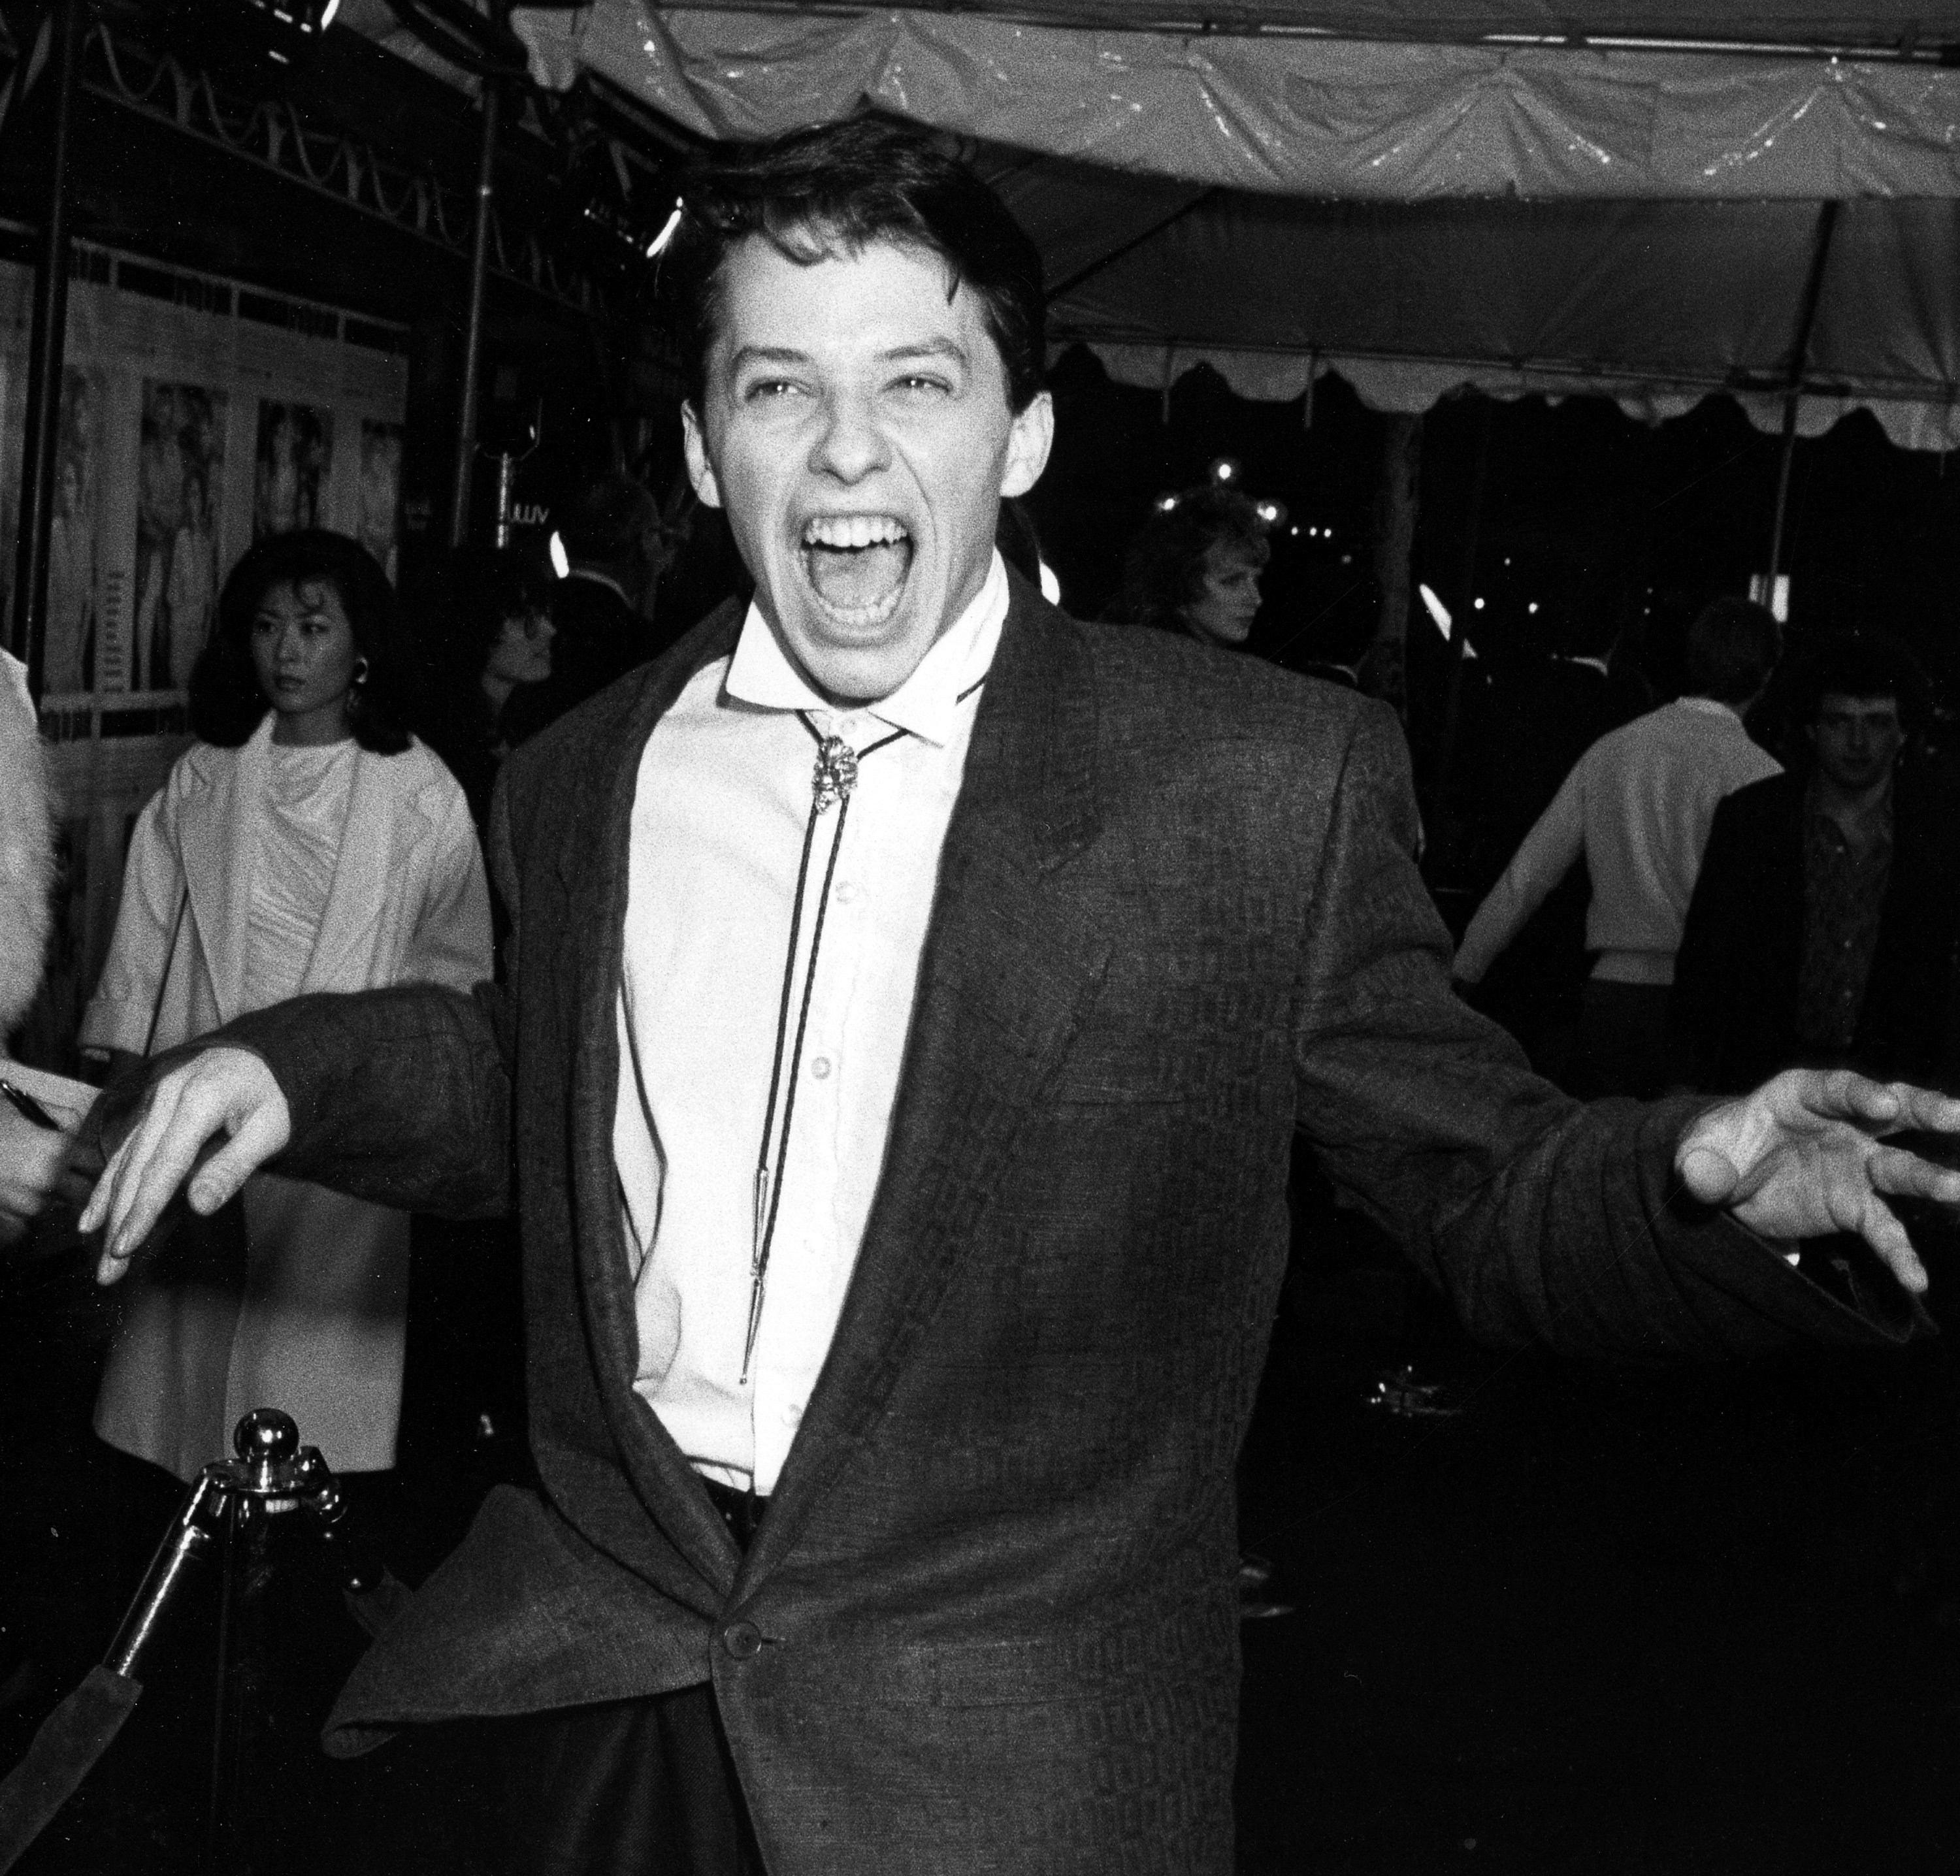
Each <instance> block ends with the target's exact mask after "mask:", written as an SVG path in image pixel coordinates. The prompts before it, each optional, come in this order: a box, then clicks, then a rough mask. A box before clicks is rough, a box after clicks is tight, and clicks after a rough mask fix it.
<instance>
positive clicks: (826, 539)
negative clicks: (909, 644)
mask: <svg viewBox="0 0 1960 1876" xmlns="http://www.w3.org/2000/svg"><path fill="white" fill-rule="evenodd" d="M801 558H802V561H803V575H804V577H805V578H806V579H807V580H809V582H810V590H811V592H812V593H814V594H815V595H816V600H817V603H818V604H819V606H821V607H822V608H823V610H824V612H826V614H828V615H829V618H830V619H831V621H832V623H833V624H835V625H838V626H841V627H842V628H844V629H845V630H846V631H863V630H864V629H865V628H868V627H872V626H877V625H883V623H884V622H885V621H886V619H888V618H890V617H891V615H893V613H894V612H896V611H897V610H898V605H899V596H900V595H901V594H902V593H903V592H904V591H905V576H906V574H908V573H909V572H910V571H912V536H911V535H910V534H909V533H907V532H906V530H905V524H904V523H902V522H901V521H900V520H898V518H897V517H896V516H893V515H889V514H833V515H816V516H813V517H811V519H810V520H808V521H806V522H805V523H803V545H802V554H801Z"/></svg>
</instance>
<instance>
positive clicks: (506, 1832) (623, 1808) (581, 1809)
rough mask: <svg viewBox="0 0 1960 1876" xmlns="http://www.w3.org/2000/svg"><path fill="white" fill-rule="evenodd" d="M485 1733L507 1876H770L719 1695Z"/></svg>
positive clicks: (584, 1709) (686, 1691) (507, 1723)
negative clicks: (492, 1751) (493, 1761)
mask: <svg viewBox="0 0 1960 1876" xmlns="http://www.w3.org/2000/svg"><path fill="white" fill-rule="evenodd" d="M479 1724H481V1725H482V1726H483V1727H484V1728H485V1729H486V1730H487V1731H488V1734H489V1735H490V1736H491V1738H492V1739H493V1740H494V1741H495V1747H496V1758H497V1771H498V1781H497V1782H498V1793H499V1808H500V1810H501V1814H502V1824H503V1828H502V1830H501V1832H500V1833H498V1836H499V1842H498V1849H499V1852H500V1853H501V1862H500V1864H499V1865H498V1867H500V1868H501V1869H502V1870H503V1871H504V1872H506V1876H762V1858H761V1856H760V1855H759V1854H758V1853H757V1852H756V1847H755V1838H754V1836H753V1833H752V1832H751V1831H750V1830H749V1817H748V1812H747V1810H746V1807H745V1806H744V1805H743V1801H742V1792H741V1787H740V1785H738V1784H737V1782H736V1778H735V1768H734V1765H733V1761H732V1760H730V1757H729V1755H728V1742H727V1739H726V1738H724V1736H723V1734H722V1731H721V1720H720V1719H719V1718H718V1715H717V1714H716V1712H715V1708H714V1690H713V1689H712V1688H711V1687H707V1686H702V1687H683V1689H681V1690H680V1691H679V1692H678V1693H663V1694H657V1695H655V1696H654V1697H653V1698H652V1699H651V1700H620V1701H616V1702H612V1703H608V1704H606V1705H604V1706H581V1707H572V1708H568V1709H565V1710H564V1711H562V1712H556V1713H539V1714H533V1715H527V1717H525V1718H523V1719H513V1720H496V1721H484V1722H479Z"/></svg>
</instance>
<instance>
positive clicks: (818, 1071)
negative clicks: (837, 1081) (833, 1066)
mask: <svg viewBox="0 0 1960 1876" xmlns="http://www.w3.org/2000/svg"><path fill="white" fill-rule="evenodd" d="M810 1073H812V1074H813V1075H814V1076H816V1078H817V1079H818V1080H819V1081H822V1080H823V1079H824V1077H825V1076H827V1075H828V1074H829V1073H830V1057H829V1056H827V1055H819V1056H818V1057H816V1058H815V1059H814V1060H813V1061H812V1062H811V1063H810Z"/></svg>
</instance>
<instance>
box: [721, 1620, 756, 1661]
mask: <svg viewBox="0 0 1960 1876" xmlns="http://www.w3.org/2000/svg"><path fill="white" fill-rule="evenodd" d="M721 1645H722V1646H723V1647H724V1648H725V1649H727V1651H728V1652H729V1653H730V1654H731V1655H733V1656H734V1657H735V1658H736V1659H737V1661H753V1660H754V1659H755V1658H756V1656H757V1655H759V1654H760V1653H761V1652H762V1630H760V1629H759V1628H757V1627H756V1625H755V1623H753V1622H731V1623H729V1625H728V1626H727V1627H726V1628H725V1629H724V1630H722V1631H721Z"/></svg>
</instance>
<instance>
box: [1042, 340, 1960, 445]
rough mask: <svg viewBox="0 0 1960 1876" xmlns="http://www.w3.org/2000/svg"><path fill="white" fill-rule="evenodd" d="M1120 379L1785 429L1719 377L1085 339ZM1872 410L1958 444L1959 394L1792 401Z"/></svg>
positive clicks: (1385, 407) (1405, 405)
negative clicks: (1208, 379)
mask: <svg viewBox="0 0 1960 1876" xmlns="http://www.w3.org/2000/svg"><path fill="white" fill-rule="evenodd" d="M1077 343H1080V344H1083V345H1087V347H1088V348H1089V349H1090V351H1093V353H1094V354H1095V355H1096V357H1097V358H1099V359H1101V360H1102V361H1103V367H1104V369H1105V370H1107V371H1108V372H1109V375H1110V377H1112V378H1113V379H1115V380H1116V382H1117V383H1119V384H1131V385H1137V386H1142V387H1144V388H1146V389H1148V390H1161V389H1162V388H1163V386H1165V385H1166V384H1167V383H1174V382H1175V381H1176V378H1177V377H1181V376H1182V375H1183V374H1184V373H1185V372H1187V371H1189V370H1192V369H1193V368H1194V367H1196V366H1198V365H1200V364H1208V365H1210V366H1211V367H1212V368H1213V369H1214V370H1216V371H1217V373H1218V374H1220V376H1221V377H1223V379H1224V380H1225V381H1226V383H1227V384H1229V385H1230V386H1231V387H1232V389H1233V390H1234V391H1236V393H1238V394H1239V396H1241V397H1249V398H1255V399H1262V400H1264V401H1266V402H1274V403H1284V402H1288V401H1290V399H1293V398H1296V397H1299V396H1302V395H1303V393H1305V391H1306V387H1307V385H1308V383H1309V380H1312V379H1313V378H1316V377H1319V376H1321V375H1322V374H1323V373H1325V372H1328V371H1332V372H1334V373H1335V374H1337V375H1338V376H1339V377H1341V378H1342V379H1344V380H1345V381H1346V382H1347V383H1348V384H1349V385H1350V386H1351V387H1352V388H1353V390H1354V392H1355V393H1356V395H1357V396H1359V397H1360V400H1361V402H1363V404H1365V405H1367V407H1368V409H1370V410H1376V411H1383V412H1402V413H1405V414H1407V415H1418V414H1420V413H1421V412H1424V411H1427V410H1430V409H1433V408H1434V407H1435V406H1436V405H1437V404H1438V403H1440V402H1441V401H1442V400H1443V399H1444V398H1446V397H1447V396H1450V395H1451V394H1452V393H1453V392H1457V391H1462V390H1474V391H1478V392H1481V393H1483V394H1484V396H1487V397H1497V398H1503V399H1515V398H1520V397H1544V398H1548V399H1551V400H1553V401H1554V402H1556V401H1557V400H1558V399H1561V398H1564V397H1588V396H1591V397H1610V398H1611V399H1612V400H1613V401H1614V402H1615V403H1616V404H1618V405H1619V407H1620V409H1621V410H1623V411H1624V412H1626V414H1627V415H1628V416H1629V417H1631V418H1634V419H1635V420H1636V421H1639V422H1641V423H1648V424H1655V423H1663V422H1665V421H1666V420H1667V419H1668V418H1671V417H1679V416H1682V415H1685V414H1686V413H1687V412H1689V411H1691V410H1692V409H1694V406H1695V405H1697V404H1698V403H1700V402H1701V400H1702V399H1704V397H1710V396H1717V395H1718V394H1719V395H1720V396H1725V397H1731V398H1733V399H1735V401H1736V402H1737V403H1738V404H1739V405H1741V406H1742V409H1743V411H1744V412H1745V413H1746V415H1748V419H1749V421H1750V422H1751V423H1752V424H1755V427H1756V428H1758V430H1761V431H1765V432H1767V433H1768V434H1771V435H1772V436H1774V435H1777V434H1780V433H1781V431H1782V429H1783V411H1784V407H1785V405H1786V402H1787V399H1786V398H1785V397H1784V396H1783V394H1782V393H1778V392H1775V391H1760V390H1745V389H1738V388H1737V387H1736V386H1733V385H1727V384H1719V383H1710V384H1707V385H1683V384H1682V383H1678V382H1669V381H1666V380H1654V379H1650V378H1645V377H1640V376H1637V375H1634V374H1619V375H1612V374H1604V373H1595V372H1586V371H1580V370H1567V369H1561V368H1558V367H1532V366H1510V365H1494V364H1471V363H1468V362H1457V361H1448V360H1433V359H1417V358H1360V357H1353V356H1348V355H1339V354H1336V355H1327V354H1324V353H1315V354H1313V355H1306V354H1303V353H1298V352H1282V351H1236V350H1231V349H1228V348H1224V347H1220V346H1204V345H1192V346H1182V345H1179V346H1171V347H1166V346H1164V345H1124V344H1120V343H1115V342H1109V341H1106V340H1101V339H1080V340H1076V339H1068V340H1064V341H1063V342H1061V343H1060V346H1059V348H1061V349H1065V348H1066V347H1067V345H1071V344H1077ZM1854 410H1869V412H1871V413H1872V415H1873V416H1874V417H1875V418H1877V419H1878V421H1879V427H1880V428H1882V430H1883V431H1885V434H1886V436H1887V437H1889V438H1890V439H1891V440H1892V442H1893V443H1895V444H1897V445H1898V447H1900V448H1901V449H1902V450H1938V451H1941V452H1944V451H1946V450H1956V449H1960V399H1951V400H1948V401H1946V402H1929V401H1927V400H1926V399H1914V398H1905V397H1900V398H1888V397H1877V396H1871V395H1870V394H1869V393H1850V392H1846V393H1831V392H1828V391H1822V390H1806V391H1805V392H1804V393H1803V394H1802V395H1801V396H1799V398H1798V399H1797V418H1796V431H1797V434H1798V435H1799V436H1800V437H1821V436H1822V435H1823V434H1824V433H1825V431H1828V429H1830V428H1831V425H1832V424H1835V423H1836V422H1837V421H1838V419H1839V418H1842V417H1845V416H1848V415H1850V412H1853V411H1854Z"/></svg>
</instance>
